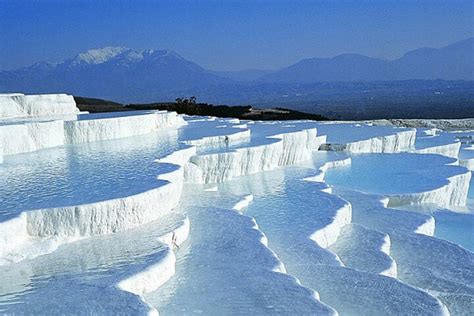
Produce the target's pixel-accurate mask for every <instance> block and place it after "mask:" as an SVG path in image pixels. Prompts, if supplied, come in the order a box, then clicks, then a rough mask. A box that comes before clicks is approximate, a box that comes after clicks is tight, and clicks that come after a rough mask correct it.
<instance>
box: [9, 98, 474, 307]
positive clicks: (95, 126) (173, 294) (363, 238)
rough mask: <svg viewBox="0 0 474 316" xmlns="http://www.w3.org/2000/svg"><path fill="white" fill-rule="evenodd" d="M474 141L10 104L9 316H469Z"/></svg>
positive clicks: (454, 135) (63, 102)
mask: <svg viewBox="0 0 474 316" xmlns="http://www.w3.org/2000/svg"><path fill="white" fill-rule="evenodd" d="M473 137H474V132H472V131H462V132H444V131H442V130H438V129H433V128H431V129H430V128H424V129H415V128H399V127H391V126H375V125H372V124H370V123H357V122H346V123H338V122H313V121H288V122H278V121H274V122H253V121H241V120H237V119H220V118H213V117H192V116H183V115H178V114H176V113H174V112H166V111H136V112H120V113H105V114H88V113H80V112H79V110H78V109H77V107H76V104H75V102H74V99H73V97H72V96H69V95H65V94H59V95H32V96H29V95H23V94H1V95H0V161H1V162H2V163H1V164H0V169H1V172H2V180H1V183H0V189H1V190H2V191H1V192H0V201H1V202H0V265H2V271H1V272H0V284H2V285H0V313H6V314H34V313H43V314H44V313H46V314H48V313H72V314H76V313H77V314H84V313H93V314H97V313H99V314H114V313H139V314H157V313H158V312H159V311H163V312H164V313H168V314H189V313H205V314H227V313H237V314H239V313H244V314H245V313H246V314H277V313H278V314H281V313H282V314H325V315H326V314H331V315H336V314H338V313H339V314H374V315H375V314H378V315H381V314H392V315H396V314H417V315H419V314H446V315H447V314H450V313H451V314H471V313H472V312H473V309H474V307H473V305H474V304H473V302H474V287H473V286H472V284H473V283H474V274H473V273H474V272H473V271H474V254H473V253H472V250H473V249H472V247H471V248H469V246H472V243H474V240H473V236H472V229H474V227H473V226H469V225H472V224H474V220H473V216H474V215H472V213H470V212H474V210H473V209H472V205H471V204H470V203H472V199H473V197H472V193H471V192H472V189H471V191H469V190H470V181H471V171H470V170H473V168H472V165H473V162H474V154H472V153H474V150H473V149H472V139H473ZM453 210H455V211H456V212H454V211H453ZM460 210H461V211H463V212H460ZM256 219H258V221H257V220H256ZM470 223H471V224H470ZM463 225H464V226H463ZM438 227H439V229H437V228H438ZM469 231H470V233H471V236H470V239H469V236H467V237H466V236H461V235H462V232H464V233H465V234H469ZM460 234H461V235H460ZM188 236H192V238H189V240H188V241H186V240H187V239H188ZM185 241H186V242H185ZM430 249H432V251H433V254H430ZM430 257H434V258H432V259H430ZM177 258H178V259H177ZM179 258H180V259H179ZM446 258H450V259H449V260H447V259H446ZM41 279H45V280H50V281H49V283H44V282H43V283H41V282H40V281H39V280H41ZM60 291H64V292H68V293H69V294H68V297H67V298H64V299H63V300H61V299H56V298H57V295H58V293H59V292H60ZM14 293H16V295H14ZM98 293H100V295H98ZM249 293H251V295H249ZM52 298H55V299H54V300H52ZM53 301H54V302H53ZM217 302H219V303H217Z"/></svg>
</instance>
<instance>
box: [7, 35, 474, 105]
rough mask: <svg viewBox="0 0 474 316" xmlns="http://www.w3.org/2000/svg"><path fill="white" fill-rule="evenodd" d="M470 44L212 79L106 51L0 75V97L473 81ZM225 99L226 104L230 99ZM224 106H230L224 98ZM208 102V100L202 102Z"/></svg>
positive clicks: (165, 61) (140, 55)
mask: <svg viewBox="0 0 474 316" xmlns="http://www.w3.org/2000/svg"><path fill="white" fill-rule="evenodd" d="M473 56H474V38H469V39H466V40H464V41H460V42H457V43H454V44H452V45H449V46H446V47H443V48H439V49H435V48H420V49H417V50H414V51H410V52H408V53H406V54H405V55H403V56H402V57H401V58H399V59H396V60H392V61H387V60H382V59H377V58H371V57H367V56H363V55H356V54H344V55H339V56H336V57H333V58H311V59H305V60H302V61H300V62H298V63H296V64H294V65H291V66H289V67H286V68H283V69H280V70H276V71H264V70H243V71H225V72H224V71H223V72H219V71H210V70H207V69H205V68H203V67H201V66H199V65H198V64H196V63H194V62H192V61H189V60H187V59H185V58H183V57H181V56H180V55H178V54H177V53H175V52H173V51H170V50H145V51H136V50H133V49H130V48H121V47H105V48H100V49H92V50H89V51H87V52H85V53H81V54H79V55H77V56H76V57H74V58H72V59H68V60H66V61H64V62H61V63H45V62H42V63H37V64H34V65H32V66H30V67H25V68H21V69H17V70H8V71H0V92H23V93H48V92H51V93H52V92H66V93H71V94H74V95H82V96H90V97H100V98H106V99H112V100H117V101H121V102H147V101H150V102H151V101H163V100H173V99H174V98H176V97H178V96H189V95H197V96H203V97H204V98H206V97H207V98H208V99H210V100H213V99H214V100H216V98H213V94H214V93H215V92H216V91H219V95H221V96H222V95H226V94H229V95H232V94H233V93H235V92H236V91H237V90H238V91H241V90H242V89H244V90H245V89H251V90H252V89H259V87H261V86H263V87H264V89H270V90H271V89H272V87H273V86H272V85H281V84H310V83H317V82H340V81H349V82H365V81H384V80H408V79H425V80H434V79H444V80H474V59H473V58H474V57H473ZM228 99H229V98H228ZM230 100H232V98H231V97H230ZM204 101H208V100H204Z"/></svg>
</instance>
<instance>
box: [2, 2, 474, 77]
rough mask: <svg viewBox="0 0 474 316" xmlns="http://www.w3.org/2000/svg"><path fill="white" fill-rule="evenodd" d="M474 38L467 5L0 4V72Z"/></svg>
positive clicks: (262, 62) (216, 63)
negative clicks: (144, 52)
mask: <svg viewBox="0 0 474 316" xmlns="http://www.w3.org/2000/svg"><path fill="white" fill-rule="evenodd" d="M472 36H474V1H472V0H467V1H463V0H444V1H441V0H431V1H428V0H426V1H417V0H397V1H395V0H394V1H389V0H385V1H384V0H378V1H377V0H372V1H360V0H359V1H297V0H294V1H278V0H276V1H243V0H241V1H138V0H135V1H100V0H94V1H77V0H76V1H73V0H55V1H53V0H48V1H47V0H42V1H41V0H37V1H32V0H30V1H28V0H25V1H23V0H13V1H5V0H0V43H1V44H0V69H11V68H16V67H20V66H26V65H30V64H32V63H34V62H37V61H61V60H63V59H66V58H69V57H72V56H74V55H75V54H77V53H79V52H82V51H84V50H87V49H90V48H98V47H103V46H126V47H130V48H135V49H146V48H155V49H165V48H167V49H172V50H175V51H176V52H177V53H179V54H181V55H182V56H183V57H185V58H188V59H191V60H193V61H195V62H197V63H199V64H200V65H202V66H204V67H207V68H211V69H216V70H235V69H245V68H262V69H270V68H277V67H282V66H287V65H289V64H291V63H294V62H296V61H299V60H301V59H303V58H308V57H330V56H334V55H337V54H341V53H360V54H365V55H369V56H373V57H380V58H388V59H391V58H395V57H399V56H400V55H401V54H402V53H404V52H406V51H407V50H411V49H415V48H419V47H423V46H431V47H441V46H445V45H447V44H450V43H452V42H455V41H458V40H461V39H465V38H467V37H472Z"/></svg>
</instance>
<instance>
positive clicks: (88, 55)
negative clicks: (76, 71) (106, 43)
mask: <svg viewBox="0 0 474 316" xmlns="http://www.w3.org/2000/svg"><path fill="white" fill-rule="evenodd" d="M126 51H131V49H130V48H126V47H104V48H98V49H90V50H88V51H86V52H84V53H80V54H79V55H77V56H76V57H75V58H74V59H73V62H72V63H73V64H75V65H77V64H88V65H97V64H102V63H105V62H107V61H109V60H111V59H113V58H116V57H117V56H119V55H121V54H123V53H125V52H126Z"/></svg>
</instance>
